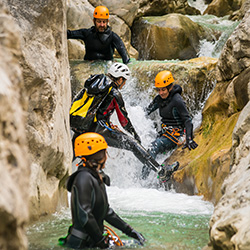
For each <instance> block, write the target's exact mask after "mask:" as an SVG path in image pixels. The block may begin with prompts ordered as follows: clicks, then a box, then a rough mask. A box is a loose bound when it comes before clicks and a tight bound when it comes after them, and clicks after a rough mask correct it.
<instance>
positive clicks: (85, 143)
mask: <svg viewBox="0 0 250 250" xmlns="http://www.w3.org/2000/svg"><path fill="white" fill-rule="evenodd" d="M107 148H108V145H107V142H106V141H105V139H104V137H103V136H102V135H100V134H98V133H95V132H88V133H84V134H81V135H79V136H78V137H77V138H76V140H75V147H74V150H75V155H76V156H77V157H78V158H80V159H81V161H80V163H79V164H78V170H77V171H76V172H74V173H73V174H72V175H71V176H70V177H69V178H68V181H67V190H68V191H69V192H71V214H72V225H71V226H70V228H69V230H68V235H67V236H66V237H64V238H60V239H59V243H60V245H63V246H66V247H70V248H73V249H83V248H84V249H85V248H95V247H99V248H102V249H103V248H108V247H109V243H108V240H107V238H106V237H105V236H104V235H103V233H104V221H106V222H108V223H109V224H110V225H111V226H114V227H115V228H117V229H119V230H121V231H122V232H123V233H125V234H126V235H128V236H129V237H132V238H134V239H136V240H137V242H138V244H141V245H143V243H144V241H145V238H144V237H143V235H142V234H140V233H138V232H137V231H135V230H134V229H133V228H132V227H131V226H130V225H129V224H127V223H126V222H125V221H124V220H122V219H121V218H120V217H119V216H118V215H117V214H116V213H115V211H114V210H113V209H112V208H110V207H109V202H108V197H107V192H106V188H105V184H106V185H109V178H108V176H107V175H105V174H104V172H103V169H104V167H105V163H106V160H107V153H106V150H107Z"/></svg>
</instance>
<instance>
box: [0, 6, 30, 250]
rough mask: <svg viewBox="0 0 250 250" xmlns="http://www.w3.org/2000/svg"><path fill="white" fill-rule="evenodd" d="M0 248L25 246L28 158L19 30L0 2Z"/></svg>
mask: <svg viewBox="0 0 250 250" xmlns="http://www.w3.org/2000/svg"><path fill="white" fill-rule="evenodd" d="M0 17H1V18H0V27H1V28H0V33H1V35H0V58H1V60H0V172H1V175H0V183H1V189H0V218H1V219H0V220H1V222H0V235H1V237H0V248H1V249H2V250H9V249H20V250H25V249H27V246H28V244H27V238H26V228H25V226H26V225H27V222H28V219H29V209H28V208H29V206H28V204H29V177H30V159H29V156H28V142H27V138H26V131H25V123H26V122H27V116H26V114H27V113H26V111H27V96H26V90H25V88H24V81H23V77H22V69H21V67H20V65H19V60H21V57H22V52H21V37H20V34H21V30H20V28H19V27H18V25H17V24H16V23H15V21H14V19H13V18H12V16H11V15H10V13H9V12H8V11H7V7H6V5H5V4H4V3H3V1H1V2H0Z"/></svg>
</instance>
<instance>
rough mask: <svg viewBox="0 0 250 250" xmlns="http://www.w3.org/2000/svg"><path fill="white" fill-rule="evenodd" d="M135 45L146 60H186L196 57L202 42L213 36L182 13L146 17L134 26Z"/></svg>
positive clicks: (141, 56) (140, 56)
mask: <svg viewBox="0 0 250 250" xmlns="http://www.w3.org/2000/svg"><path fill="white" fill-rule="evenodd" d="M132 33H133V37H132V44H133V46H134V47H135V48H136V49H137V50H138V52H139V59H143V60H145V59H146V60H152V59H155V60H165V59H167V60H170V59H180V60H187V59H191V58H194V57H197V53H198V51H199V42H200V40H202V39H207V40H209V39H210V38H211V35H210V33H209V32H206V31H205V30H204V29H203V27H201V26H200V25H199V24H197V23H195V22H193V21H192V20H191V19H189V18H188V17H186V16H184V15H181V14H168V15H165V16H161V17H152V16H151V17H143V18H140V19H139V20H137V21H136V22H135V23H134V25H133V29H132Z"/></svg>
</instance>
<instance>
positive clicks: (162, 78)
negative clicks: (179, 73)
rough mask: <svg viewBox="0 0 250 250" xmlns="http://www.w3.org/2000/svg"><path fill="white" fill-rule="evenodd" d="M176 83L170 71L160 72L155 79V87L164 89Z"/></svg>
mask: <svg viewBox="0 0 250 250" xmlns="http://www.w3.org/2000/svg"><path fill="white" fill-rule="evenodd" d="M172 82H174V78H173V76H172V73H171V72H170V71H168V70H164V71H161V72H159V73H158V74H157V75H156V77H155V87H156V88H164V87H167V86H168V85H170V84H171V83H172Z"/></svg>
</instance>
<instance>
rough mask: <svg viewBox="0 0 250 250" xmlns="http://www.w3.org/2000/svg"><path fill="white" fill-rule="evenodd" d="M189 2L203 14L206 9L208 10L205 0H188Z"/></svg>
mask: <svg viewBox="0 0 250 250" xmlns="http://www.w3.org/2000/svg"><path fill="white" fill-rule="evenodd" d="M188 4H189V5H190V6H191V7H194V8H196V9H197V10H199V11H200V12H201V14H203V13H204V11H205V10H206V8H207V6H208V4H205V1H204V0H198V1H196V0H188Z"/></svg>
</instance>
